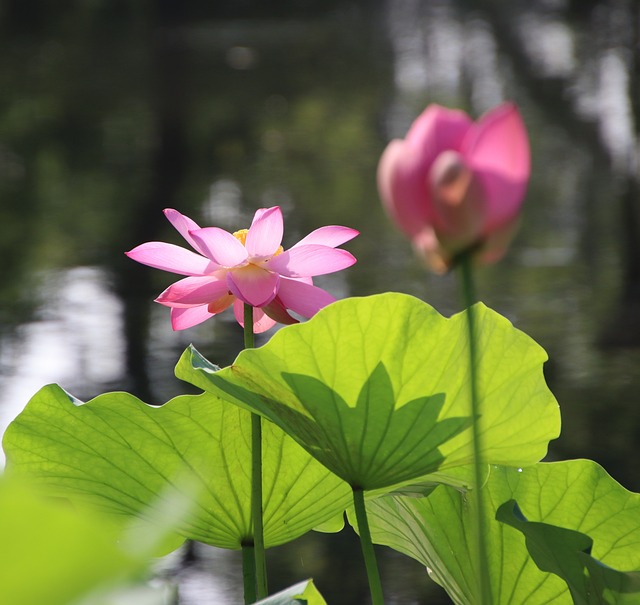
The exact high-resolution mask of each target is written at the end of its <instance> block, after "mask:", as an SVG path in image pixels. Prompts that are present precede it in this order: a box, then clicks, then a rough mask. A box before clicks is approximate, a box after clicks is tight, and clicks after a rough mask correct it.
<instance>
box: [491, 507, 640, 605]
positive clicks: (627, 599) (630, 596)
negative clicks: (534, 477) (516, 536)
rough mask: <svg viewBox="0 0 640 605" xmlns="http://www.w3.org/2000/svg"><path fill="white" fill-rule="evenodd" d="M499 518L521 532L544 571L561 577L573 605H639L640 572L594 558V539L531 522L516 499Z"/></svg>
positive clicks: (535, 559)
mask: <svg viewBox="0 0 640 605" xmlns="http://www.w3.org/2000/svg"><path fill="white" fill-rule="evenodd" d="M496 519H498V521H502V522H503V523H506V524H508V525H510V526H511V527H515V528H516V529H517V530H519V531H521V532H522V533H523V534H524V536H525V540H526V545H527V549H528V551H529V554H530V555H531V557H532V558H533V560H534V561H535V563H536V565H537V566H538V567H539V568H540V569H541V570H542V571H549V572H551V573H554V574H556V575H557V576H559V577H561V578H562V579H563V580H564V581H565V582H566V583H567V585H568V587H569V592H570V593H571V597H572V599H573V603H574V605H602V604H607V605H623V604H625V605H627V604H628V605H637V603H639V602H640V571H629V572H623V571H618V570H616V569H613V568H611V567H609V566H607V565H603V564H602V563H601V562H600V561H598V560H597V559H595V558H594V557H592V556H591V551H592V548H593V540H592V539H591V538H590V537H589V536H587V535H586V534H583V533H581V532H579V531H575V530H571V529H566V528H564V527H556V526H555V525H549V524H548V523H539V522H534V521H528V520H527V519H526V518H525V517H524V516H523V515H522V512H521V511H520V508H519V507H518V504H517V502H516V501H515V500H509V501H508V502H505V503H504V504H503V505H502V506H500V508H498V511H497V513H496Z"/></svg>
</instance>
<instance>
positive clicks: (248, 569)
mask: <svg viewBox="0 0 640 605" xmlns="http://www.w3.org/2000/svg"><path fill="white" fill-rule="evenodd" d="M242 582H243V586H244V605H250V604H251V603H255V602H256V600H257V599H256V555H255V549H254V548H253V544H243V545H242Z"/></svg>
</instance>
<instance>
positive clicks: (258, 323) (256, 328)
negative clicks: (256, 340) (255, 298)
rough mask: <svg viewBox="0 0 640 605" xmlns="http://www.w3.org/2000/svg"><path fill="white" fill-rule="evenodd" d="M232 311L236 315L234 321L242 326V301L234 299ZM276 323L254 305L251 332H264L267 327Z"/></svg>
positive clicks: (271, 326)
mask: <svg viewBox="0 0 640 605" xmlns="http://www.w3.org/2000/svg"><path fill="white" fill-rule="evenodd" d="M233 313H234V315H235V316H236V321H237V322H238V323H239V324H240V325H241V326H242V327H243V328H244V303H243V302H242V301H240V300H236V302H235V303H233ZM275 325H276V321H275V320H273V319H271V317H269V316H268V315H266V314H265V312H264V311H263V310H262V309H258V308H256V307H254V308H253V333H254V334H260V333H262V332H266V331H267V330H268V329H269V328H273V326H275Z"/></svg>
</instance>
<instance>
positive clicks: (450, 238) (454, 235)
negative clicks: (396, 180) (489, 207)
mask: <svg viewBox="0 0 640 605" xmlns="http://www.w3.org/2000/svg"><path fill="white" fill-rule="evenodd" d="M429 181H430V184H431V196H432V199H433V208H434V210H435V217H436V220H435V221H434V226H435V228H436V231H437V233H438V237H439V238H440V240H441V243H442V245H443V247H446V248H447V250H448V252H450V253H452V254H455V253H456V252H459V251H460V250H462V249H464V248H466V247H468V246H471V245H472V244H474V243H476V242H477V240H478V239H479V238H480V236H481V233H482V228H483V226H484V224H485V218H486V202H485V199H484V191H483V189H482V187H481V186H480V185H479V184H478V182H477V178H476V175H475V174H474V173H473V172H472V171H471V170H470V169H469V167H468V166H467V165H466V164H465V162H464V161H463V159H462V157H461V156H460V154H459V153H458V152H457V151H443V152H442V153H441V154H440V155H439V156H438V157H437V159H436V161H435V162H434V163H433V166H432V167H431V172H430V173H429Z"/></svg>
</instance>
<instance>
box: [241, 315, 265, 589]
mask: <svg viewBox="0 0 640 605" xmlns="http://www.w3.org/2000/svg"><path fill="white" fill-rule="evenodd" d="M254 343H255V339H254V334H253V307H252V306H251V305H248V304H246V303H245V305H244V347H245V349H251V348H253V346H254ZM251 522H252V526H253V545H254V573H255V594H256V596H257V600H260V599H264V598H266V597H267V595H268V590H267V564H266V557H265V551H264V524H263V518H262V419H261V418H260V416H258V415H257V414H251ZM245 587H246V585H245ZM245 601H246V595H245Z"/></svg>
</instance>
